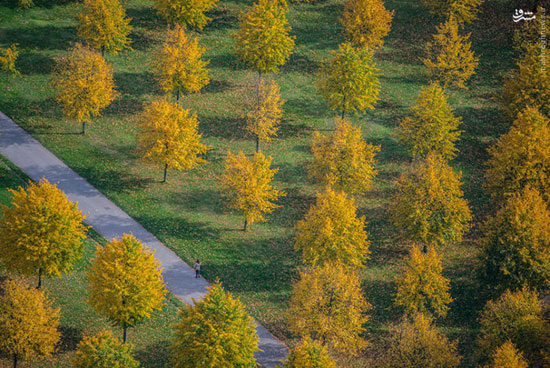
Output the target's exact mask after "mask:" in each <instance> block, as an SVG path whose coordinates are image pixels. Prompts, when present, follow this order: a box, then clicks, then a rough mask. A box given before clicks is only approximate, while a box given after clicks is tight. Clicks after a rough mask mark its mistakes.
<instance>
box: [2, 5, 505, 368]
mask: <svg viewBox="0 0 550 368" xmlns="http://www.w3.org/2000/svg"><path fill="white" fill-rule="evenodd" d="M41 1H42V5H40V6H38V7H35V8H33V9H30V10H27V11H24V12H22V11H19V10H17V9H15V8H14V7H12V6H9V5H5V6H2V7H0V47H6V46H8V45H9V44H10V43H12V42H16V43H18V44H19V45H20V46H19V47H20V48H21V50H22V53H21V56H20V60H19V68H20V70H21V73H22V77H20V78H11V79H9V80H8V81H7V83H6V84H5V87H4V88H2V89H1V90H0V110H2V111H3V112H5V113H6V114H8V115H9V116H10V117H11V118H13V119H14V120H15V121H16V122H17V123H19V124H20V125H21V126H23V127H24V128H25V129H26V130H27V131H29V132H30V133H31V134H32V135H33V136H34V137H36V138H37V139H38V140H40V141H41V142H42V143H43V144H44V145H45V146H46V147H48V148H49V149H50V150H52V151H53V152H54V153H55V154H56V155H58V156H59V157H60V158H61V159H62V160H64V161H65V162H66V163H67V164H68V165H69V166H71V167H72V168H73V169H74V170H76V171H77V172H78V173H79V174H81V175H82V176H84V177H85V178H86V179H87V180H88V181H89V182H90V183H91V184H93V185H94V186H96V187H97V188H98V189H99V190H101V191H102V192H103V193H105V194H106V195H107V196H108V197H109V198H110V199H112V200H113V201H114V202H115V203H117V204H118V205H119V206H120V207H121V208H123V209H124V210H125V211H127V212H128V213H129V214H130V215H131V216H132V217H134V218H135V219H136V220H137V221H139V222H140V223H142V224H143V225H144V226H145V228H147V229H148V230H149V231H151V232H152V233H153V234H155V235H156V236H157V237H158V238H159V239H160V240H161V241H163V242H164V244H166V245H167V246H169V247H170V248H171V249H173V250H174V251H175V252H177V253H178V255H179V256H180V257H182V258H183V259H184V260H185V261H186V262H188V263H192V261H193V260H194V259H196V258H200V259H201V261H202V263H203V265H204V274H205V277H206V278H207V279H208V280H210V281H213V280H215V279H216V278H219V279H220V280H221V281H222V282H223V284H224V286H225V287H226V288H227V289H228V290H230V291H231V292H233V293H234V294H235V295H237V296H239V297H240V298H241V300H243V301H244V302H245V304H246V305H247V307H248V309H249V311H250V312H251V314H252V315H253V316H254V317H255V318H257V319H258V321H259V322H261V323H262V324H264V325H265V327H267V328H268V329H269V330H270V331H271V332H272V333H274V334H275V335H276V336H278V337H279V338H281V339H283V340H285V341H287V342H288V343H292V342H293V336H292V335H291V334H290V333H289V331H288V329H287V327H286V325H285V317H284V310H285V308H286V306H287V305H288V301H289V297H290V295H291V291H292V282H293V281H295V280H296V279H297V277H298V271H299V269H300V264H301V263H300V259H299V255H298V254H297V253H295V252H294V250H293V237H294V226H295V224H296V222H297V221H298V220H300V219H301V218H302V217H303V216H304V214H305V213H306V211H307V209H308V208H309V206H310V205H311V204H312V203H314V200H315V192H316V191H317V190H319V187H318V186H316V185H314V184H313V183H312V182H311V181H310V180H309V179H308V177H307V170H306V168H307V165H308V163H309V162H310V160H311V154H310V151H309V147H310V144H311V141H312V133H313V131H315V130H320V131H324V132H327V133H328V132H330V130H331V129H332V128H333V126H334V118H335V115H336V113H334V112H331V111H329V110H328V109H327V107H326V105H325V103H324V101H323V99H322V98H321V97H320V96H319V95H318V94H317V92H316V87H315V84H314V82H315V75H316V73H317V71H318V69H319V66H320V65H321V63H322V62H323V60H325V59H326V58H328V57H329V56H330V51H331V50H333V49H336V48H337V47H338V44H339V43H341V42H342V41H343V40H344V38H343V35H342V33H341V26H340V24H339V22H338V18H339V17H340V14H341V13H342V10H343V0H321V1H318V2H316V3H314V4H293V5H291V10H290V12H289V20H290V23H291V26H292V33H293V34H294V35H295V36H296V48H295V50H294V53H293V55H292V56H291V58H290V60H289V62H288V63H287V64H286V65H285V66H283V67H282V68H281V71H280V72H279V73H277V74H273V75H270V76H269V77H271V78H274V79H275V80H276V81H277V82H278V83H279V85H280V87H281V92H282V95H283V97H284V99H285V100H286V104H285V107H284V113H285V115H284V121H283V123H282V126H281V129H280V134H279V137H278V138H277V139H276V140H275V141H274V142H273V143H271V144H269V145H266V144H262V151H263V152H264V153H267V154H268V155H270V156H272V157H273V166H274V167H277V168H278V169H279V172H278V173H277V174H276V176H275V186H276V187H277V188H278V189H282V190H284V191H285V192H286V197H284V198H282V199H281V200H280V201H279V204H280V205H281V207H280V208H279V209H277V210H276V211H275V212H274V213H272V214H271V215H268V216H267V222H265V223H260V224H253V225H252V226H251V228H250V231H248V232H246V233H244V232H242V231H240V229H241V228H242V225H243V219H242V216H240V215H239V214H237V213H231V212H230V211H227V210H226V209H225V208H224V202H223V199H222V197H221V193H220V190H219V187H218V177H219V176H220V175H221V173H222V172H223V163H224V159H225V155H226V153H227V152H228V151H232V152H237V151H238V150H243V151H245V152H246V153H248V154H250V153H252V152H253V150H254V140H253V139H252V138H251V137H248V136H247V135H246V132H245V130H244V128H243V124H244V120H243V118H242V116H243V113H244V111H245V109H244V103H245V100H246V98H245V97H244V96H245V95H246V94H247V93H251V92H253V91H252V90H251V88H250V84H251V83H253V82H254V80H255V78H256V74H255V73H254V72H252V71H250V70H249V69H247V68H246V66H245V65H243V64H242V63H240V62H239V60H238V59H237V58H236V56H235V55H234V50H233V39H232V33H234V32H235V31H236V29H237V26H238V23H237V22H238V16H239V14H240V12H241V11H243V10H245V9H248V7H249V6H250V5H251V4H252V1H251V0H223V1H220V2H219V4H218V8H217V9H216V10H215V11H213V12H212V14H211V16H212V18H213V20H212V22H211V23H210V24H209V25H208V26H207V27H206V28H205V29H204V30H203V31H201V32H199V33H198V36H199V37H200V42H201V44H202V45H203V46H205V47H206V49H207V52H206V58H207V59H209V60H210V64H209V68H210V71H211V82H210V84H209V85H208V86H206V87H205V88H204V89H203V91H202V92H201V93H200V94H196V95H189V96H184V97H183V98H182V101H181V104H182V105H183V106H184V107H186V108H190V109H191V110H192V111H194V112H196V113H197V114H198V118H199V121H200V131H201V133H202V134H203V138H204V140H205V142H206V143H207V144H208V145H210V147H211V150H210V151H209V152H208V154H207V155H206V158H207V159H208V161H209V163H208V164H207V165H204V166H202V167H199V168H197V169H195V170H192V171H189V172H174V171H169V173H168V182H167V183H165V184H163V183H161V182H160V180H161V179H162V171H161V169H160V168H151V167H150V166H147V165H146V164H144V163H143V162H141V161H140V159H139V157H138V156H137V154H136V135H137V133H138V126H137V123H136V121H137V119H136V115H137V114H139V112H140V111H141V109H142V105H143V102H146V101H150V100H152V99H154V98H156V97H158V96H160V95H162V92H161V91H160V90H159V89H158V86H157V85H156V83H155V80H154V78H153V76H152V75H151V73H150V71H149V68H148V66H147V65H148V62H149V61H150V60H151V57H152V55H153V51H154V48H155V47H156V46H157V45H158V43H159V41H160V40H161V39H162V35H163V31H164V30H166V28H167V25H166V24H165V22H164V21H163V20H162V19H160V18H159V17H158V16H157V15H156V13H155V11H154V10H153V9H152V8H151V5H152V2H150V1H148V0H126V1H124V2H123V4H124V5H125V7H126V8H127V13H128V15H129V16H130V17H131V18H132V22H131V24H132V25H133V26H134V31H133V33H132V39H133V46H132V47H133V51H129V52H124V53H122V54H119V55H107V56H106V58H107V60H108V61H109V62H110V63H111V64H112V65H113V67H114V70H115V79H116V84H117V87H118V91H119V92H120V96H119V97H118V98H117V99H116V100H115V101H114V103H113V104H112V105H111V106H110V107H108V108H107V109H106V110H105V111H104V114H103V116H102V117H100V118H96V119H94V120H93V122H92V123H91V124H90V125H89V128H88V129H87V133H86V135H85V136H82V135H80V134H77V133H78V132H79V131H80V126H79V124H77V123H75V122H72V121H67V120H65V119H63V118H62V116H61V111H60V109H59V108H58V106H57V105H56V103H55V101H54V99H53V98H54V97H53V96H54V94H53V91H52V89H51V88H50V87H49V85H48V83H49V80H50V77H49V73H50V72H51V71H52V68H53V65H54V59H53V58H54V57H55V56H57V55H60V54H62V53H63V51H64V50H65V49H67V48H68V47H69V46H70V44H71V42H74V41H76V40H77V38H76V24H77V23H76V20H75V17H76V14H77V13H78V12H79V9H80V6H81V5H80V4H78V3H74V2H70V1H69V2H64V1H63V0H37V3H38V4H41ZM505 4H506V3H505V2H503V1H499V0H489V1H487V2H486V4H484V6H483V13H482V14H481V16H480V19H479V20H478V21H476V22H475V23H474V24H473V25H471V26H468V28H467V29H468V32H472V41H473V49H474V50H475V52H476V54H477V55H478V57H479V58H480V65H479V68H478V71H477V74H476V75H475V76H474V77H473V78H472V81H471V83H470V89H469V90H466V91H452V93H451V97H450V102H451V104H452V105H453V107H454V108H455V110H456V113H457V114H458V115H460V116H461V117H462V119H463V124H462V127H461V128H462V130H463V134H462V138H461V142H460V144H459V149H460V154H459V156H458V157H457V159H455V160H454V161H453V162H452V165H453V166H454V167H455V168H456V169H457V170H460V171H462V173H463V180H464V190H465V193H466V197H467V198H468V200H469V201H470V204H471V206H472V210H473V212H474V216H475V220H474V222H473V225H474V226H473V228H472V231H471V232H470V234H468V236H467V237H466V239H465V241H464V242H463V243H461V244H455V245H452V246H449V247H447V248H445V249H443V250H442V252H443V254H444V265H445V275H446V276H447V277H449V278H450V279H451V282H452V293H453V296H454V298H455V301H454V303H453V304H452V309H451V311H450V313H449V315H448V317H447V318H445V319H442V320H440V321H438V323H439V325H440V326H442V327H444V329H445V331H446V332H448V333H449V334H450V335H451V336H452V337H453V338H460V340H461V345H460V348H461V353H462V354H463V355H464V359H463V363H462V365H463V366H464V367H467V366H472V364H473V361H472V359H473V358H472V349H473V339H474V337H475V333H476V317H477V313H478V311H479V309H480V308H481V307H482V305H483V303H484V301H483V300H482V299H481V294H480V293H479V290H478V284H477V282H476V280H475V272H473V270H474V267H475V266H476V254H477V250H476V247H475V239H476V238H477V237H478V232H477V228H478V224H479V223H481V221H483V219H484V218H485V216H486V214H487V212H488V211H489V209H490V205H489V202H488V198H487V196H486V195H485V194H484V192H483V189H482V184H483V170H484V162H485V161H486V159H487V153H486V149H487V147H488V146H489V145H490V144H491V143H492V142H494V140H495V138H496V137H498V135H499V134H501V133H503V132H504V131H505V130H506V129H507V127H508V126H509V122H507V121H505V120H504V118H503V117H502V115H501V113H500V111H499V109H498V106H497V104H496V102H495V100H494V96H495V93H496V92H498V90H499V89H500V86H501V85H502V74H503V73H504V72H506V71H507V70H509V69H510V68H511V67H513V53H512V49H511V42H510V40H511V30H510V28H511V26H510V25H511V23H512V22H508V21H507V19H508V18H509V13H510V12H509V11H508V10H509V9H507V6H505ZM386 7H387V8H388V9H390V10H395V17H394V22H393V26H392V31H391V33H390V35H389V36H388V37H387V38H386V44H385V46H384V47H383V48H382V49H381V50H379V51H378V52H377V54H376V60H377V64H378V66H379V67H380V69H381V74H382V76H381V84H382V89H381V94H380V101H379V102H378V104H377V105H376V109H375V110H372V111H368V112H366V113H365V114H360V115H356V116H353V117H351V118H350V120H352V121H353V122H354V123H355V124H358V125H360V126H361V127H362V129H363V133H364V136H365V139H366V140H367V141H368V142H370V143H372V144H377V145H380V146H381V151H380V153H379V154H378V156H377V164H376V169H377V170H378V175H377V178H376V179H375V184H374V186H373V188H372V190H371V191H369V192H368V193H366V194H365V195H362V196H357V197H356V203H357V205H358V208H359V214H360V215H364V216H366V219H367V221H368V226H367V230H368V232H369V238H370V241H371V245H370V247H371V251H372V255H371V259H370V260H369V262H368V263H367V266H366V268H365V269H363V270H361V271H360V272H361V277H362V280H363V286H364V291H365V295H366V297H367V299H368V300H369V301H370V302H371V304H372V305H373V310H372V311H371V313H372V318H371V320H370V321H369V323H368V324H367V325H366V328H367V337H368V338H369V339H370V340H371V341H373V342H374V344H373V347H376V346H377V344H378V342H379V341H380V337H381V336H383V335H384V334H385V332H386V331H387V328H388V326H389V324H390V323H391V322H393V321H395V320H396V319H398V318H399V317H400V316H401V314H402V313H401V311H399V310H396V309H395V308H394V307H393V295H394V293H395V283H394V280H395V277H396V276H398V275H399V272H400V270H401V268H402V266H403V262H404V259H405V257H406V255H407V252H408V249H409V244H408V243H407V242H406V241H404V240H403V239H401V238H400V237H399V236H398V234H397V233H396V230H395V228H393V227H392V225H391V223H390V221H389V215H388V206H389V203H390V202H391V199H392V196H393V193H394V188H395V185H394V182H395V180H396V179H397V178H398V177H399V175H400V174H401V173H403V172H405V171H407V170H408V169H409V167H410V162H411V159H410V157H409V155H408V154H407V151H406V148H405V147H404V146H403V145H401V144H400V143H399V142H398V141H397V140H396V138H395V135H394V131H395V128H396V126H397V125H398V121H399V119H400V118H402V117H403V116H405V115H406V113H407V110H408V107H409V106H410V105H411V104H413V103H414V100H415V97H416V95H417V93H418V91H419V88H420V87H422V86H424V85H426V84H427V82H428V81H427V76H426V72H425V69H424V67H423V65H422V63H421V61H420V58H421V57H422V55H423V45H424V44H425V43H426V42H427V41H428V40H429V39H430V37H431V34H432V33H433V32H435V26H436V25H437V24H438V22H439V21H440V19H437V18H436V17H434V16H432V15H430V14H429V13H428V12H427V11H426V10H425V9H424V8H423V7H422V6H421V4H420V1H411V0H386ZM509 24H510V25H509ZM247 86H248V87H247ZM373 356H374V355H373Z"/></svg>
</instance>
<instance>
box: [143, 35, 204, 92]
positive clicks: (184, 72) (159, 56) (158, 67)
mask: <svg viewBox="0 0 550 368" xmlns="http://www.w3.org/2000/svg"><path fill="white" fill-rule="evenodd" d="M204 51H205V49H204V47H202V46H200V45H199V40H198V38H197V37H193V36H189V35H188V34H187V33H186V32H185V29H184V28H183V27H180V26H175V27H174V28H172V29H169V30H168V31H167V32H166V35H165V39H164V42H163V43H162V45H160V46H159V48H158V49H157V51H156V52H155V55H154V57H153V60H152V62H151V69H152V70H153V73H154V74H155V76H156V78H157V80H158V82H159V84H160V87H161V88H162V89H163V90H164V91H165V92H175V93H176V99H177V100H179V98H180V93H181V92H191V93H193V92H198V91H200V90H201V89H202V88H203V87H204V86H206V85H207V84H208V83H209V82H210V77H209V76H208V69H206V65H208V61H204V60H202V56H203V54H204Z"/></svg>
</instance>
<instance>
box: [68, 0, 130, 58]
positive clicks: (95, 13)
mask: <svg viewBox="0 0 550 368" xmlns="http://www.w3.org/2000/svg"><path fill="white" fill-rule="evenodd" d="M78 20H79V21H80V25H79V26H78V37H80V38H81V39H83V40H84V41H86V42H87V43H88V44H89V45H90V46H92V47H93V48H96V49H99V50H101V55H103V54H104V52H105V51H107V52H112V53H113V54H117V53H118V52H119V51H122V50H123V49H129V48H130V42H131V41H130V38H129V37H128V36H129V34H130V31H131V30H132V26H130V18H126V12H125V11H124V8H123V7H122V5H121V4H120V2H119V1H118V0H84V2H83V9H82V12H81V13H80V14H78Z"/></svg>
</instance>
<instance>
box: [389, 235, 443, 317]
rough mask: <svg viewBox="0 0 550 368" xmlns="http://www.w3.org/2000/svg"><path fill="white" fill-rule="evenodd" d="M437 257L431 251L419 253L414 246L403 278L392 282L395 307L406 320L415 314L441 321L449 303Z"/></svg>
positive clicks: (439, 260) (431, 249)
mask: <svg viewBox="0 0 550 368" xmlns="http://www.w3.org/2000/svg"><path fill="white" fill-rule="evenodd" d="M442 272H443V267H442V266H441V256H440V255H438V254H437V253H436V251H435V249H434V248H433V247H431V248H430V249H428V250H427V252H422V251H421V250H420V248H419V247H417V246H414V247H413V248H412V250H411V254H410V257H409V261H408V263H407V267H406V269H405V270H404V272H403V275H402V276H401V277H399V278H398V279H397V280H396V283H397V295H396V296H395V304H396V305H397V306H400V307H403V308H404V309H405V311H406V312H407V314H408V315H409V316H412V315H414V314H416V313H423V314H425V315H433V316H436V317H445V316H446V315H447V311H448V310H449V303H450V302H452V301H453V299H452V298H451V294H450V293H449V289H450V288H451V286H450V282H449V280H448V279H446V278H445V277H443V275H442Z"/></svg>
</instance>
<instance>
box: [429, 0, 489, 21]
mask: <svg viewBox="0 0 550 368" xmlns="http://www.w3.org/2000/svg"><path fill="white" fill-rule="evenodd" d="M423 2H424V5H425V6H427V7H428V8H429V9H430V11H431V12H432V13H434V14H437V15H440V16H445V17H447V18H449V17H454V18H455V19H456V20H457V21H458V22H459V24H460V25H462V24H464V23H471V22H472V21H474V20H476V19H477V15H478V13H479V7H480V6H481V4H482V3H483V0H423Z"/></svg>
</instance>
